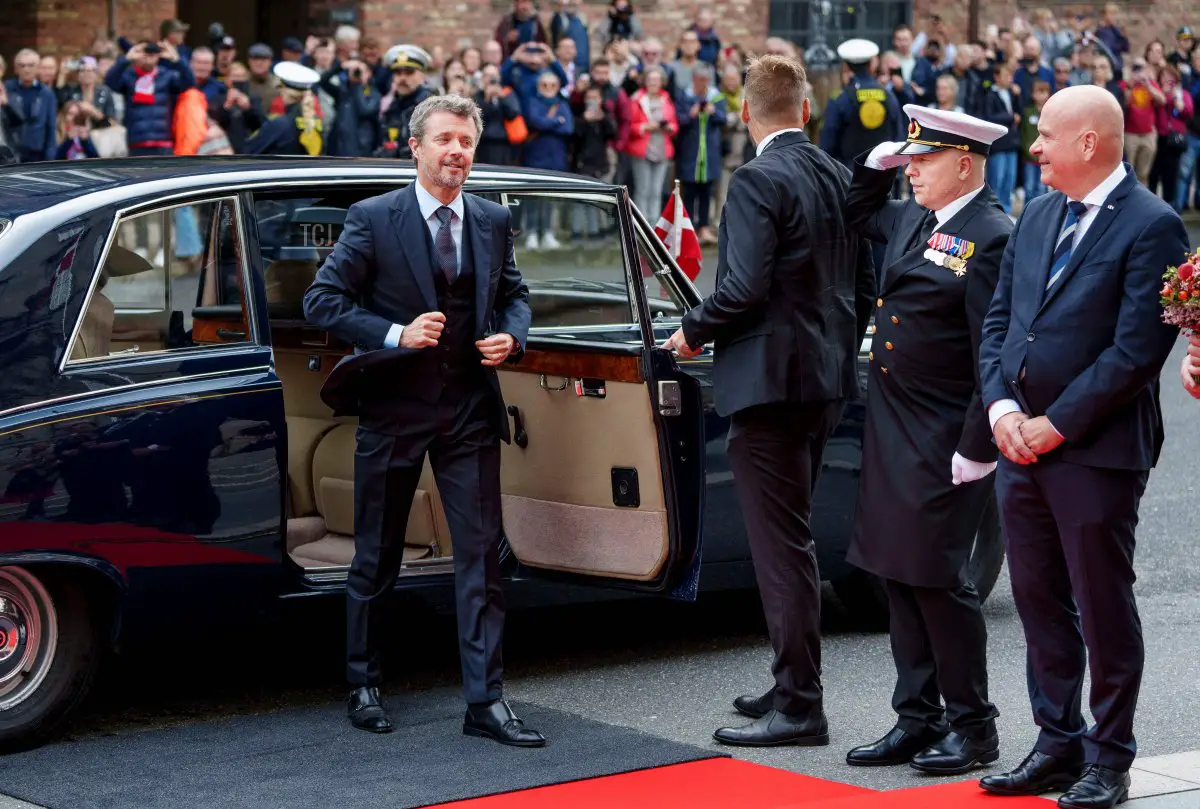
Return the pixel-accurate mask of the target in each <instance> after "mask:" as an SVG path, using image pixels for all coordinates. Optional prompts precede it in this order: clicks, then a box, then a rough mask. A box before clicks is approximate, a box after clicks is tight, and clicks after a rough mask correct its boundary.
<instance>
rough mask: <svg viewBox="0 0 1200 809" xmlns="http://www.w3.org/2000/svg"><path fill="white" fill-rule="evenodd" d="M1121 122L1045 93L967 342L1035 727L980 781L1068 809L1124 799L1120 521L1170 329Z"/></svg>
mask: <svg viewBox="0 0 1200 809" xmlns="http://www.w3.org/2000/svg"><path fill="white" fill-rule="evenodd" d="M1123 130H1124V120H1123V116H1122V113H1121V109H1120V107H1119V106H1118V105H1117V102H1116V101H1115V99H1114V98H1113V96H1112V95H1111V94H1110V93H1109V92H1108V91H1107V90H1105V89H1104V88H1102V87H1094V86H1087V87H1082V86H1081V87H1071V88H1067V89H1065V90H1060V91H1059V92H1057V93H1055V94H1054V95H1053V96H1051V97H1050V100H1049V101H1048V102H1046V106H1045V107H1044V108H1043V109H1042V113H1041V116H1040V118H1039V120H1038V138H1037V140H1036V141H1034V144H1033V146H1032V147H1030V154H1032V155H1033V156H1034V157H1036V158H1037V160H1038V162H1039V163H1040V164H1041V169H1042V182H1044V183H1045V184H1046V185H1047V186H1048V187H1050V188H1051V189H1053V190H1054V192H1053V193H1050V194H1046V195H1044V196H1041V197H1038V198H1037V199H1035V200H1033V201H1031V202H1030V203H1029V204H1028V206H1027V207H1026V209H1025V210H1024V211H1023V212H1022V215H1021V218H1020V220H1018V222H1017V224H1016V228H1015V229H1014V230H1013V234H1012V237H1011V239H1010V240H1009V242H1008V247H1007V249H1006V251H1005V254H1004V260H1003V262H1002V263H1001V266H1000V282H999V285H998V286H997V289H996V295H995V297H994V298H993V299H992V305H991V308H990V310H989V311H988V315H987V318H986V319H985V320H984V324H983V344H982V346H981V348H980V352H979V355H980V356H979V362H980V377H981V380H982V386H983V399H984V405H985V406H986V407H987V408H988V417H989V420H990V422H991V425H992V431H993V435H994V437H995V440H996V445H997V447H998V448H999V450H1000V453H1001V456H1002V457H1001V459H1000V463H999V467H998V468H997V470H996V494H997V500H998V502H999V505H1000V512H1001V519H1002V521H1003V525H1004V531H1005V537H1006V540H1007V553H1008V564H1009V574H1010V577H1011V579H1012V587H1013V598H1014V600H1015V602H1016V605H1017V612H1018V613H1019V614H1020V616H1021V623H1022V624H1023V625H1024V628H1025V639H1026V644H1027V647H1028V663H1029V666H1028V670H1029V697H1030V701H1031V702H1032V707H1033V715H1034V720H1035V722H1036V723H1037V725H1038V727H1039V728H1040V730H1041V732H1040V734H1039V736H1038V740H1037V744H1036V745H1035V747H1034V750H1033V752H1032V753H1030V755H1029V756H1028V757H1027V758H1026V759H1025V760H1024V762H1022V763H1021V765H1020V766H1018V767H1017V768H1016V769H1015V770H1013V771H1012V772H1008V773H1004V774H1002V775H993V776H988V777H986V778H984V779H982V781H980V785H981V786H982V787H983V789H985V790H987V791H988V792H993V793H996V794H999V795H1035V794H1040V793H1044V792H1050V791H1055V790H1066V792H1065V794H1064V795H1063V796H1062V798H1061V799H1060V800H1059V806H1062V807H1068V808H1074V807H1111V806H1115V805H1116V804H1117V803H1120V802H1122V801H1124V800H1125V799H1126V798H1127V796H1128V789H1129V775H1128V771H1129V768H1130V765H1131V764H1132V762H1133V758H1134V755H1135V752H1136V745H1135V742H1134V737H1133V717H1134V707H1135V705H1136V704H1137V697H1138V690H1139V688H1140V686H1141V679H1142V664H1143V656H1144V649H1143V644H1142V630H1141V623H1140V622H1139V619H1138V612H1137V605H1136V604H1135V602H1134V597H1133V581H1134V571H1133V556H1134V545H1135V543H1134V528H1135V526H1136V525H1137V520H1138V503H1139V501H1140V499H1141V496H1142V493H1143V492H1144V491H1145V488H1146V480H1147V477H1148V476H1149V472H1150V469H1151V468H1152V467H1153V466H1154V465H1155V463H1156V462H1157V461H1158V456H1159V451H1160V449H1161V448H1162V443H1163V427H1162V412H1161V410H1160V408H1159V400H1158V384H1159V383H1158V380H1159V376H1160V374H1161V372H1162V369H1163V365H1164V363H1165V362H1166V360H1167V357H1168V356H1169V354H1170V352H1171V349H1172V347H1173V346H1174V344H1175V339H1176V336H1177V335H1178V333H1179V332H1178V330H1177V329H1174V328H1171V327H1169V326H1166V325H1165V324H1164V323H1163V322H1162V320H1161V308H1160V306H1159V296H1158V292H1159V288H1160V286H1161V285H1162V274H1163V272H1164V271H1165V270H1166V268H1167V266H1168V265H1171V264H1178V263H1179V261H1180V260H1181V259H1182V257H1183V256H1184V255H1185V254H1186V252H1187V248H1188V244H1187V233H1186V232H1185V230H1184V227H1183V222H1182V221H1181V220H1180V218H1179V215H1178V214H1176V213H1175V211H1174V210H1173V209H1172V208H1171V207H1170V206H1169V205H1167V204H1166V203H1164V202H1163V201H1162V200H1161V199H1159V198H1158V197H1156V196H1155V195H1154V194H1152V193H1150V192H1149V191H1147V190H1146V188H1145V187H1143V186H1141V185H1139V184H1138V183H1137V180H1136V178H1135V177H1134V174H1133V171H1132V168H1131V167H1130V166H1129V164H1127V163H1123V162H1122V149H1123V142H1122V134H1123ZM1085 666H1088V667H1090V670H1091V676H1092V687H1091V712H1092V716H1093V717H1094V718H1095V724H1094V725H1093V726H1092V727H1088V726H1087V724H1086V723H1085V722H1084V719H1083V712H1082V708H1081V701H1082V691H1083V679H1084V670H1085Z"/></svg>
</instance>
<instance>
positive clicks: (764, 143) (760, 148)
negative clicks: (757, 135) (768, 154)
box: [754, 126, 804, 157]
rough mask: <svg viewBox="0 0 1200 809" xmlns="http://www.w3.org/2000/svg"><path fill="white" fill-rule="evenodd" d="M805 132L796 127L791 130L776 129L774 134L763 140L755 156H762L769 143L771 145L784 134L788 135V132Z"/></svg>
mask: <svg viewBox="0 0 1200 809" xmlns="http://www.w3.org/2000/svg"><path fill="white" fill-rule="evenodd" d="M803 131H804V130H803V129H797V128H796V127H794V126H793V127H790V128H788V129H776V130H775V131H774V132H772V133H771V134H770V135H767V136H766V137H765V138H763V139H762V143H760V144H758V148H757V149H756V150H755V152H754V155H755V156H756V157H757V156H758V155H760V154H762V153H763V151H764V150H765V149H766V148H767V144H768V143H770V142H771V141H773V140H775V139H776V138H777V137H779V136H780V135H782V134H784V133H787V132H803Z"/></svg>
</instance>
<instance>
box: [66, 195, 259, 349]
mask: <svg viewBox="0 0 1200 809" xmlns="http://www.w3.org/2000/svg"><path fill="white" fill-rule="evenodd" d="M241 236H242V234H241V233H240V225H239V220H238V211H237V201H236V199H233V198H230V199H220V200H213V201H208V202H200V203H191V204H188V205H181V206H175V207H171V208H165V209H159V210H155V211H151V212H148V213H141V214H137V215H135V216H128V217H124V218H122V219H121V220H120V221H118V223H117V226H116V234H115V238H113V239H112V243H111V244H110V245H109V249H108V252H107V253H106V254H105V257H104V260H103V263H102V265H101V266H100V268H99V273H98V277H97V279H96V281H95V288H94V289H93V290H92V293H91V296H90V297H89V299H88V303H87V306H86V308H85V309H84V314H83V317H82V320H81V322H80V323H79V326H78V328H77V330H76V335H75V339H74V342H73V343H72V346H71V351H70V359H69V363H76V362H84V361H92V360H97V359H105V358H109V357H113V356H121V355H128V354H138V355H141V354H146V353H153V352H160V351H176V350H183V349H194V348H197V347H202V346H216V345H229V344H231V343H232V344H236V343H242V342H248V341H249V339H250V330H249V328H248V325H247V317H246V305H245V288H246V274H245V261H244V256H243V255H242V238H241ZM214 318H215V319H216V320H214ZM217 321H219V323H220V326H219V327H218V326H214V325H213V323H214V322H217Z"/></svg>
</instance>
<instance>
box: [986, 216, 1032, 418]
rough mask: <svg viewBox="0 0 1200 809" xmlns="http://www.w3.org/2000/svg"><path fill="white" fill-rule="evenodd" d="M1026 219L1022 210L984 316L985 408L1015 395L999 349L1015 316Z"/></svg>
mask: <svg viewBox="0 0 1200 809" xmlns="http://www.w3.org/2000/svg"><path fill="white" fill-rule="evenodd" d="M1026 210H1028V209H1026ZM1024 221H1025V212H1024V211H1022V212H1021V215H1020V217H1018V218H1017V224H1016V227H1014V228H1013V232H1012V234H1011V235H1010V236H1009V239H1008V245H1007V246H1006V247H1005V248H1004V258H1002V259H1001V260H1000V277H999V278H998V279H997V281H996V294H994V295H993V296H992V303H991V305H990V306H989V307H988V311H987V316H986V317H985V318H984V319H983V333H982V335H981V338H980V343H979V384H980V386H981V393H982V399H981V403H982V404H983V407H984V411H985V412H986V411H987V409H988V408H990V407H991V406H992V405H993V404H995V403H996V402H998V401H1000V400H1001V399H1012V398H1015V397H1014V394H1013V393H1012V392H1011V391H1010V390H1009V388H1008V385H1007V384H1006V383H1005V381H1004V371H1003V369H1002V368H1001V367H1000V353H1001V351H1002V349H1003V348H1004V341H1005V339H1007V337H1008V323H1009V318H1010V317H1011V316H1012V280H1013V260H1014V257H1015V256H1016V247H1017V234H1018V233H1019V232H1020V230H1021V223H1022V222H1024ZM989 423H990V420H989Z"/></svg>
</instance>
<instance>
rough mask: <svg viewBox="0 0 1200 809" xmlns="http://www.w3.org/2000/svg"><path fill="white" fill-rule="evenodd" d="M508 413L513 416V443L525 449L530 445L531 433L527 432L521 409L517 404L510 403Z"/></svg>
mask: <svg viewBox="0 0 1200 809" xmlns="http://www.w3.org/2000/svg"><path fill="white" fill-rule="evenodd" d="M508 415H510V416H512V418H513V443H514V444H516V445H517V446H518V447H520V448H521V449H525V447H527V446H529V434H528V433H527V432H525V425H524V423H522V421H521V411H520V410H519V409H518V408H517V406H516V405H509V406H508Z"/></svg>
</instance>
